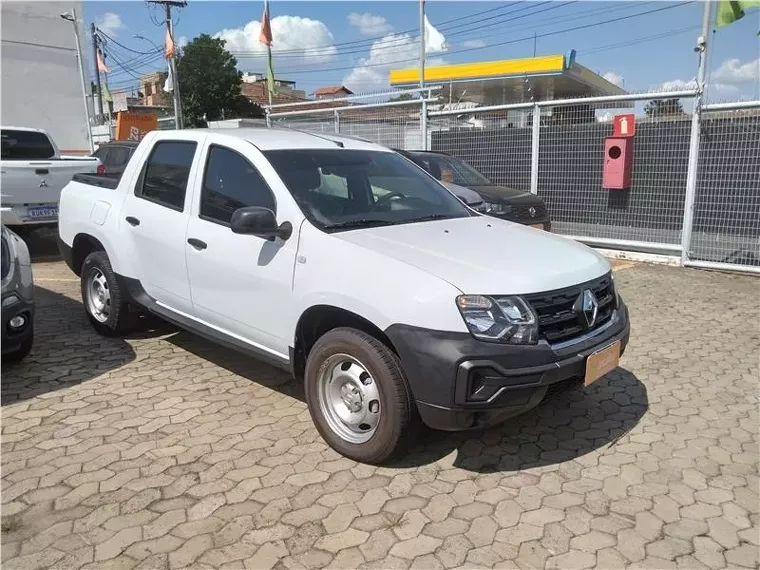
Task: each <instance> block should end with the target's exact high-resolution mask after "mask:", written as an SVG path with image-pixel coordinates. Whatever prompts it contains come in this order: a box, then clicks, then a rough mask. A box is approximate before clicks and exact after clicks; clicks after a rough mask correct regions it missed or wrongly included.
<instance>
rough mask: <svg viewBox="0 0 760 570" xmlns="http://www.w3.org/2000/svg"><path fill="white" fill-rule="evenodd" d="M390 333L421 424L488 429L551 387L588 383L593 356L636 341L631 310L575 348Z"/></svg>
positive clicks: (399, 328)
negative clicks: (632, 334)
mask: <svg viewBox="0 0 760 570" xmlns="http://www.w3.org/2000/svg"><path fill="white" fill-rule="evenodd" d="M385 333H386V334H387V336H388V338H389V339H390V341H391V342H392V343H393V346H394V347H395V348H396V350H397V351H398V353H399V356H400V358H401V363H402V365H403V367H404V371H405V373H406V376H407V378H408V380H409V383H410V386H411V389H412V393H413V394H414V398H415V400H416V401H417V407H418V409H419V412H420V416H421V417H422V421H423V422H424V423H425V424H426V425H428V426H429V427H431V428H434V429H440V430H447V431H459V430H465V429H471V428H480V427H487V426H489V425H494V424H497V423H500V422H502V421H504V420H506V419H508V418H510V417H512V416H516V415H518V414H521V413H523V412H525V411H527V410H529V409H531V408H533V407H535V406H536V405H538V404H539V403H540V402H541V400H543V398H544V396H545V395H546V392H547V390H548V388H549V386H550V385H552V384H555V383H557V382H561V381H563V380H570V379H573V378H582V377H583V376H584V374H585V371H586V358H587V357H588V356H589V355H590V354H592V353H594V352H596V351H597V350H599V349H601V348H604V347H606V346H608V345H610V344H612V343H613V342H615V341H617V340H620V341H621V355H622V353H623V352H624V351H625V347H626V345H627V344H628V338H629V336H630V322H629V319H628V308H627V307H626V306H625V303H623V301H622V299H621V300H620V306H619V308H618V309H617V310H616V311H615V313H614V314H613V317H612V318H611V319H610V321H609V322H608V323H606V324H605V325H604V326H602V327H601V328H599V329H597V330H595V331H593V332H592V333H590V334H589V335H587V336H586V337H581V338H579V339H575V340H574V341H572V342H568V343H559V344H556V345H549V344H548V343H547V342H545V341H541V342H539V343H538V344H537V345H532V346H515V345H500V344H494V343H485V342H481V341H478V340H476V339H475V338H474V337H472V336H471V335H470V334H469V333H454V332H443V331H433V330H428V329H421V328H418V327H412V326H408V325H393V326H391V327H389V328H388V329H387V330H386V331H385Z"/></svg>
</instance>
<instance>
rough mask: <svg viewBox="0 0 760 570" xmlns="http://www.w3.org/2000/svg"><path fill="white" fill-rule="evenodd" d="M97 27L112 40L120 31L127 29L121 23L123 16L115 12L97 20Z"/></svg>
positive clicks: (101, 16)
mask: <svg viewBox="0 0 760 570" xmlns="http://www.w3.org/2000/svg"><path fill="white" fill-rule="evenodd" d="M95 26H96V27H97V28H98V29H100V30H102V31H103V32H105V33H106V34H107V35H109V36H111V37H112V38H113V37H116V35H117V34H118V33H119V31H120V30H123V29H124V28H126V26H125V25H124V23H123V22H122V21H121V16H119V15H118V14H114V13H113V12H106V13H105V14H102V15H100V16H98V17H97V18H95Z"/></svg>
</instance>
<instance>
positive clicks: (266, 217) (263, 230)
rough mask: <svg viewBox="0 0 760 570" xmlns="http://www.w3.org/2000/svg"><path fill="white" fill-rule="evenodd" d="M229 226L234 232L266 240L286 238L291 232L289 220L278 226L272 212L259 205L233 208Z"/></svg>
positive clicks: (291, 227)
mask: <svg viewBox="0 0 760 570" xmlns="http://www.w3.org/2000/svg"><path fill="white" fill-rule="evenodd" d="M230 228H231V229H232V233H235V234H246V235H253V236H258V237H262V238H266V239H268V240H274V238H280V239H282V240H286V239H288V238H289V237H290V236H291V234H292V233H293V226H292V225H291V224H290V222H283V223H281V224H280V225H279V226H278V225H277V219H276V218H275V217H274V212H273V211H272V210H270V209H269V208H260V207H259V206H246V207H245V208H238V209H237V210H235V211H234V212H233V213H232V218H231V219H230Z"/></svg>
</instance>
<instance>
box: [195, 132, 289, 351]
mask: <svg viewBox="0 0 760 570" xmlns="http://www.w3.org/2000/svg"><path fill="white" fill-rule="evenodd" d="M203 152H204V155H203V164H204V167H203V171H202V172H201V174H200V176H201V182H200V184H199V198H198V199H197V200H196V201H195V204H194V205H193V211H192V212H191V215H190V221H189V224H188V230H187V236H188V240H187V242H188V243H187V244H186V252H187V269H188V275H189V278H190V289H191V293H192V299H193V306H194V310H195V314H196V315H197V317H198V318H199V319H200V320H202V321H203V322H205V323H206V324H208V325H211V326H212V327H213V328H216V329H217V330H220V331H221V332H223V333H225V334H228V335H231V336H234V337H236V338H238V339H239V340H243V341H245V342H247V343H249V344H251V345H253V346H254V347H256V348H258V349H261V350H264V351H266V352H268V353H270V354H272V355H274V356H278V357H281V358H286V359H287V358H288V347H289V346H290V345H291V344H292V342H293V340H292V339H291V338H289V332H288V331H287V330H286V327H285V323H288V322H291V319H289V318H284V315H285V312H287V311H289V310H291V307H292V305H293V303H292V300H291V293H292V282H293V270H294V264H295V258H296V252H297V244H298V233H299V229H300V224H299V222H300V219H299V217H298V216H297V215H295V211H294V210H295V209H297V208H296V206H295V205H294V204H292V201H288V200H285V199H283V200H279V201H278V200H277V197H276V195H275V193H274V192H273V191H272V189H271V188H270V186H269V185H268V184H267V182H266V180H265V178H264V177H263V176H262V175H261V173H260V168H263V167H265V166H268V165H267V164H266V160H265V159H264V157H263V156H261V154H260V153H258V151H255V150H254V149H253V147H252V146H251V145H250V144H248V143H246V142H245V141H243V140H240V141H225V143H224V144H217V143H207V145H206V147H205V148H204V151H203ZM269 170H271V167H269ZM283 198H284V197H283ZM243 206H259V207H263V208H269V209H271V210H272V211H273V212H274V213H275V215H276V217H277V221H278V223H281V222H283V221H290V222H291V223H292V224H293V229H294V231H293V234H292V236H291V237H290V238H289V239H288V240H286V241H283V240H281V239H279V238H277V239H274V240H272V241H270V240H267V239H265V238H260V237H257V236H252V235H240V234H234V233H232V230H231V229H230V218H231V216H232V213H233V212H234V211H235V210H236V209H238V208H241V207H243Z"/></svg>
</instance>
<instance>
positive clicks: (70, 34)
mask: <svg viewBox="0 0 760 570" xmlns="http://www.w3.org/2000/svg"><path fill="white" fill-rule="evenodd" d="M0 9H1V10H2V34H1V35H0V38H1V39H2V49H1V50H0V51H1V54H2V63H1V66H2V104H1V105H0V120H1V121H2V124H3V125H6V126H16V127H35V128H39V129H45V130H46V131H48V132H49V133H50V135H51V136H52V137H53V140H54V141H55V142H56V144H57V145H58V147H59V148H60V149H61V151H62V152H64V153H71V154H81V153H88V152H89V151H90V143H89V137H88V132H89V118H88V117H87V116H86V115H85V108H84V102H83V100H82V99H83V97H84V94H83V93H82V83H81V79H80V78H81V74H80V71H79V64H78V62H77V51H76V40H75V36H74V24H73V23H72V22H71V21H68V20H65V19H63V18H62V17H61V14H63V13H66V12H71V11H72V10H74V11H76V16H77V18H78V19H79V22H77V25H78V27H79V35H80V38H81V42H82V43H84V41H85V38H86V36H85V32H84V25H83V23H82V17H83V9H82V2H2V4H0ZM81 47H82V49H84V48H85V46H84V45H82V46H81ZM87 65H88V64H87V59H86V58H85V69H88V67H87Z"/></svg>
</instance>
